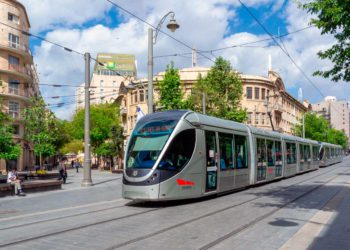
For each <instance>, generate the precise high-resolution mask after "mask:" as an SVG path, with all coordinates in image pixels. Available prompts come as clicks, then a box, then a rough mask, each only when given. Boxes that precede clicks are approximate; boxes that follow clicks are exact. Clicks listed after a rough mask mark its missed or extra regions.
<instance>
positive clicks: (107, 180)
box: [0, 158, 350, 249]
mask: <svg viewBox="0 0 350 250" xmlns="http://www.w3.org/2000/svg"><path fill="white" fill-rule="evenodd" d="M92 178H93V182H94V183H95V185H94V186H92V187H89V188H81V187H80V183H81V180H82V173H78V174H76V173H74V171H70V172H69V179H68V181H67V184H66V185H64V188H63V190H59V191H51V192H44V193H37V194H29V195H28V196H27V197H24V198H21V197H5V198H1V199H0V248H6V249H330V248H333V249H350V239H349V237H348V235H349V231H350V216H348V209H349V207H350V206H349V205H350V188H349V187H350V186H349V185H350V159H349V158H346V159H345V160H344V161H343V162H342V163H341V164H337V165H333V166H331V167H327V168H322V169H319V170H317V171H313V172H310V173H307V174H303V175H299V176H296V177H293V178H289V179H285V180H282V181H278V182H274V183H270V184H267V185H263V186H259V187H254V188H249V189H246V190H243V191H240V192H236V193H231V194H228V195H224V196H220V197H216V198H211V199H202V200H196V201H191V202H172V203H160V204H159V203H158V204H153V203H146V204H133V203H131V202H129V201H127V200H124V199H122V198H121V175H119V174H110V173H106V172H98V171H94V172H93V174H92Z"/></svg>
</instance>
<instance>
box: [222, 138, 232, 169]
mask: <svg viewBox="0 0 350 250" xmlns="http://www.w3.org/2000/svg"><path fill="white" fill-rule="evenodd" d="M219 146H220V169H221V170H227V169H233V135H230V134H222V133H219Z"/></svg>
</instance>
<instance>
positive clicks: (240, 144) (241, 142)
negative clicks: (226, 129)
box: [235, 135, 248, 168]
mask: <svg viewBox="0 0 350 250" xmlns="http://www.w3.org/2000/svg"><path fill="white" fill-rule="evenodd" d="M235 160H236V167H237V168H248V142H247V137H246V136H243V135H235Z"/></svg>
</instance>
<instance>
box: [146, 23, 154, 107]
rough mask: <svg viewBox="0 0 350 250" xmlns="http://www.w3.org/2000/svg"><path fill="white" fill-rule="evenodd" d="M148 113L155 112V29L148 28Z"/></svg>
mask: <svg viewBox="0 0 350 250" xmlns="http://www.w3.org/2000/svg"><path fill="white" fill-rule="evenodd" d="M147 102H148V114H151V113H153V29H152V28H149V29H148V100H147Z"/></svg>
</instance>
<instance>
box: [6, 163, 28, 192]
mask: <svg viewBox="0 0 350 250" xmlns="http://www.w3.org/2000/svg"><path fill="white" fill-rule="evenodd" d="M21 182H22V181H21V180H20V179H19V178H18V174H17V168H16V167H14V168H13V169H12V170H11V171H10V172H9V173H8V175H7V183H10V184H11V185H12V186H15V195H19V196H25V193H24V192H23V191H22V186H21Z"/></svg>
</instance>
